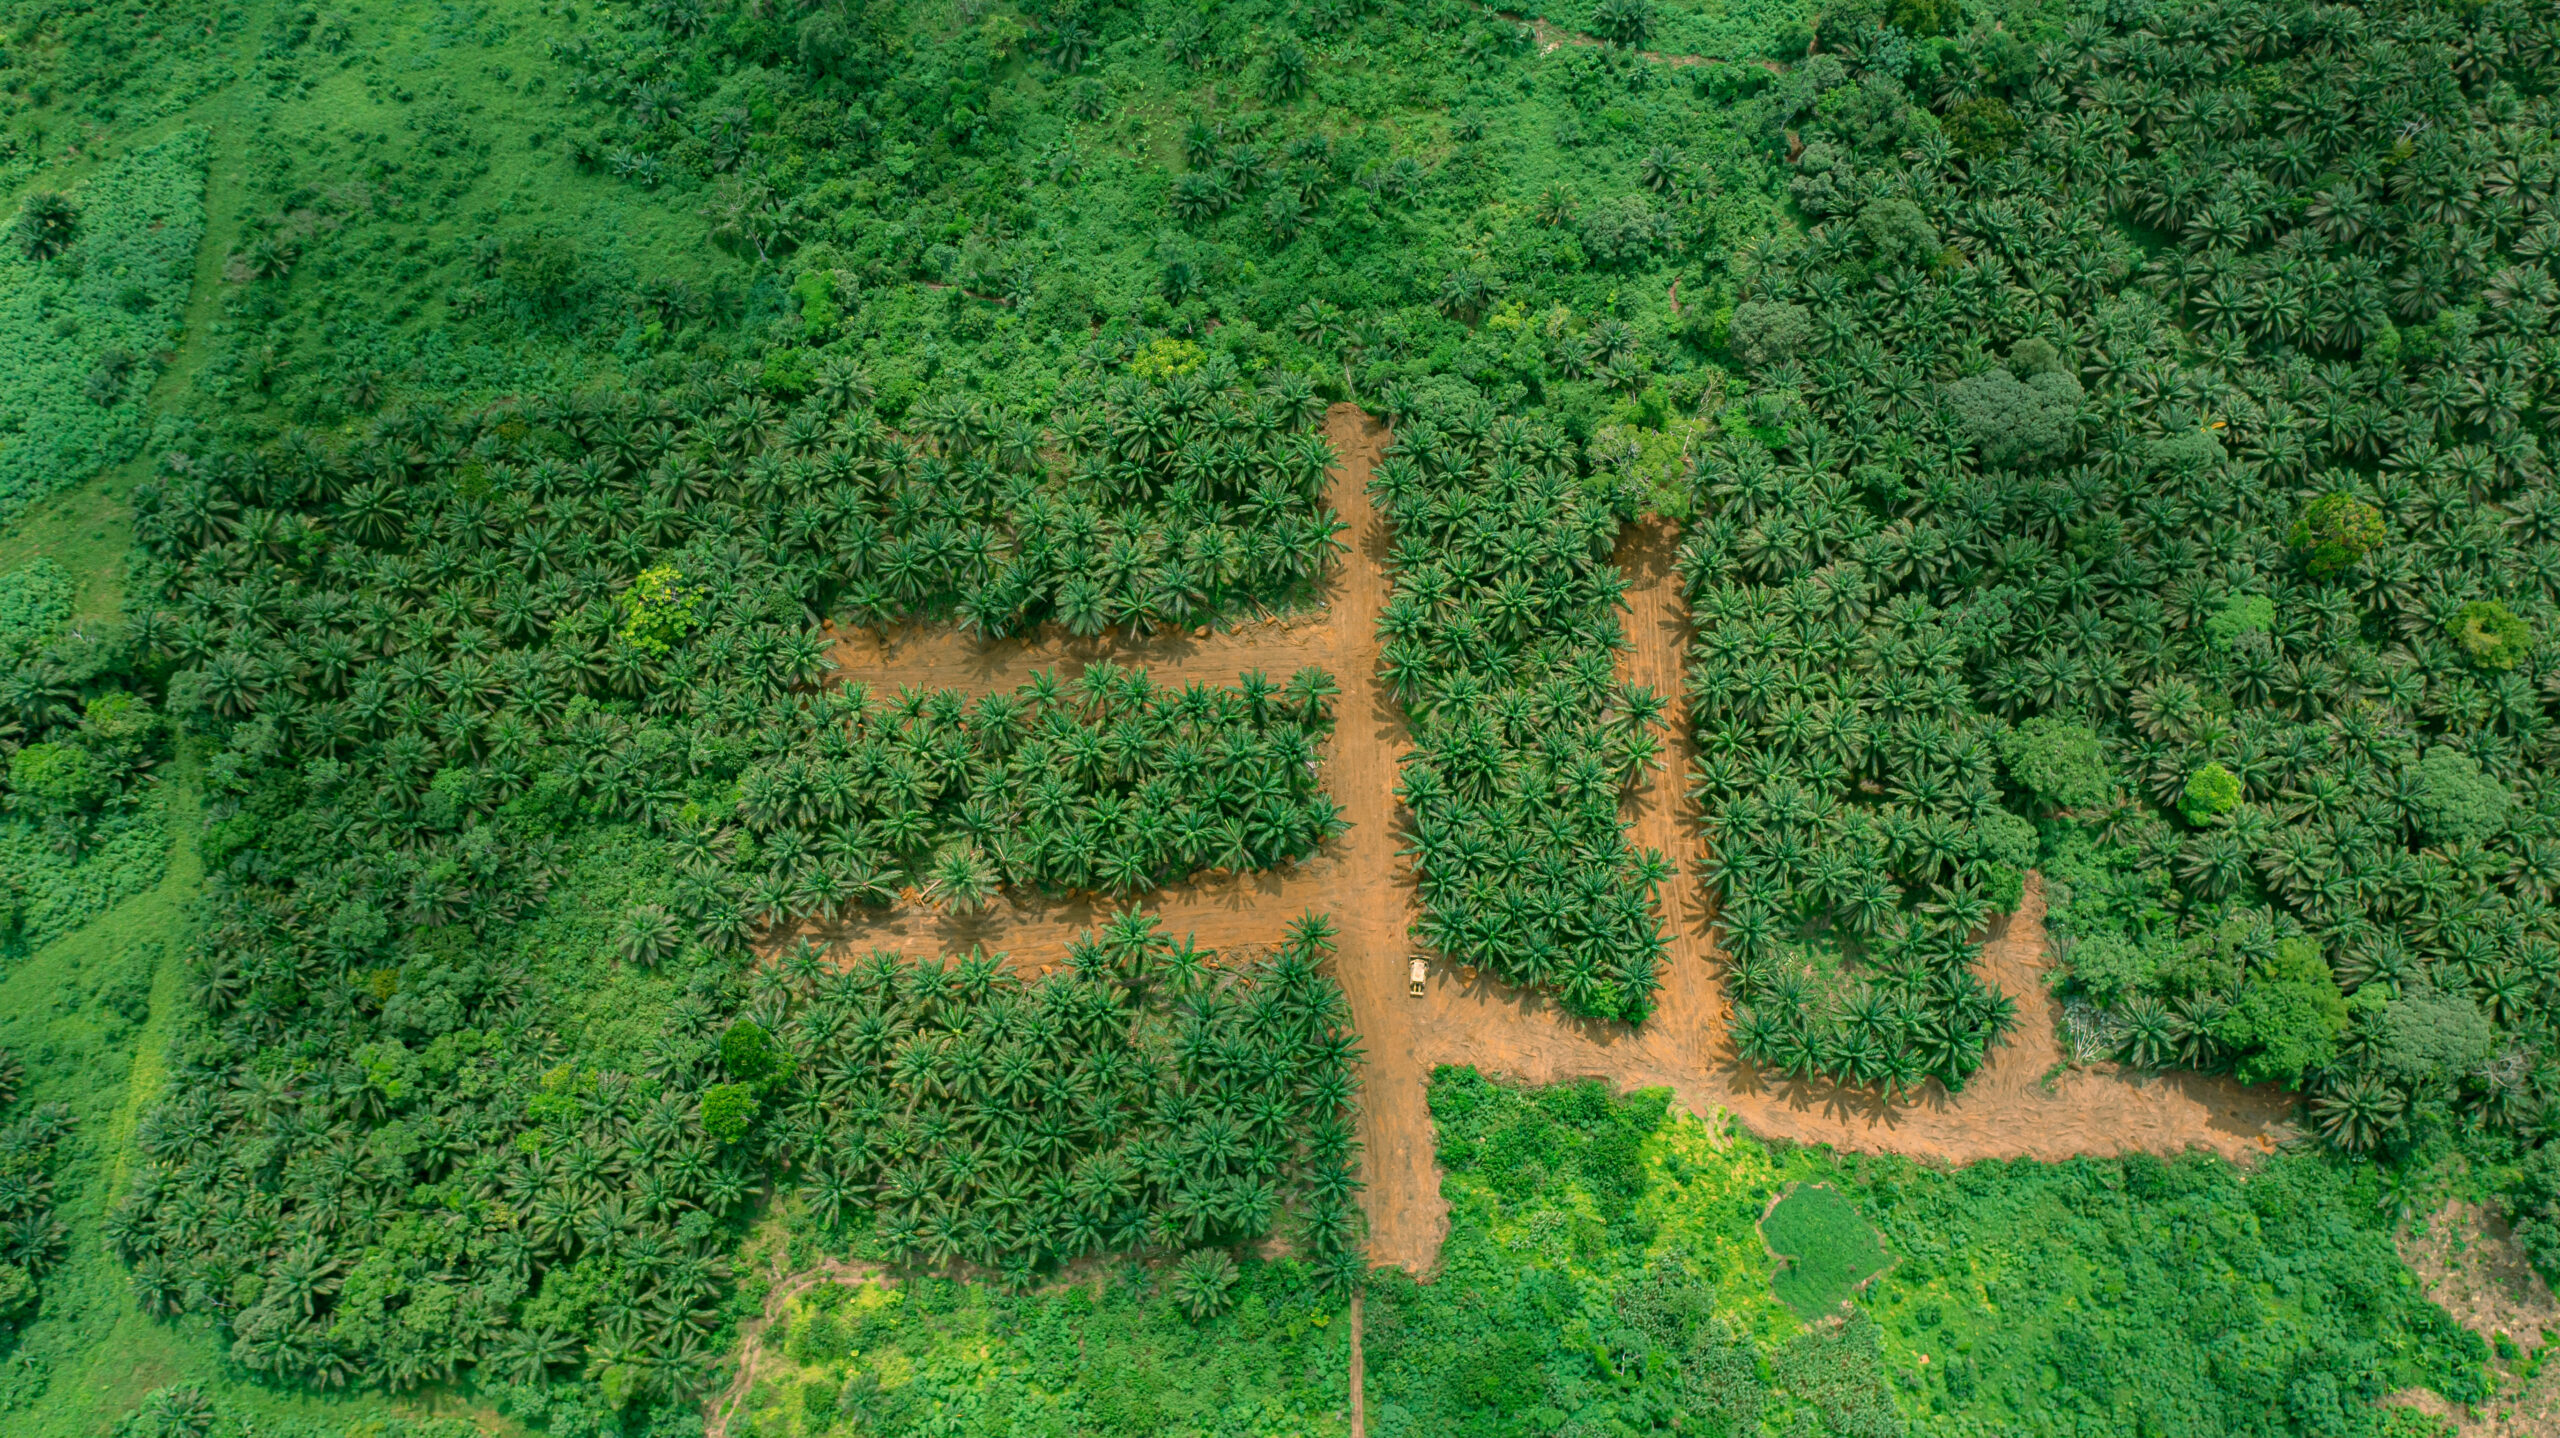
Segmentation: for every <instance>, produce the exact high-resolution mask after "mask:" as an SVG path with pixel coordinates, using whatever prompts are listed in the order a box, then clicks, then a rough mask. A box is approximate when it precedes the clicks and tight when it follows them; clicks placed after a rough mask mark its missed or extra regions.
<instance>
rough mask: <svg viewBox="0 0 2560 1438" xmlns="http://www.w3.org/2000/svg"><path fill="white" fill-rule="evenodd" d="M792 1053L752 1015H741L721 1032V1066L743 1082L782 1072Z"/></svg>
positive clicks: (755, 1081)
mask: <svg viewBox="0 0 2560 1438" xmlns="http://www.w3.org/2000/svg"><path fill="white" fill-rule="evenodd" d="M788 1061H789V1055H787V1054H785V1053H784V1052H783V1051H782V1047H781V1046H780V1045H779V1044H776V1043H775V1042H774V1041H773V1036H772V1035H771V1034H768V1033H766V1032H765V1031H764V1026H763V1025H761V1024H758V1023H756V1022H755V1021H754V1020H752V1019H740V1020H738V1021H737V1022H736V1023H734V1024H731V1025H729V1028H728V1031H727V1032H726V1033H723V1034H722V1035H720V1067H722V1068H723V1069H726V1070H727V1071H728V1073H729V1076H730V1077H731V1078H734V1079H737V1080H738V1081H739V1082H741V1083H750V1084H755V1083H762V1082H764V1081H765V1080H766V1079H769V1078H772V1077H774V1076H775V1075H776V1074H778V1073H780V1072H782V1069H783V1066H784V1065H785V1064H786V1063H787V1062H788Z"/></svg>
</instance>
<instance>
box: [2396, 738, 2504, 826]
mask: <svg viewBox="0 0 2560 1438" xmlns="http://www.w3.org/2000/svg"><path fill="white" fill-rule="evenodd" d="M2514 805H2515V796H2514V794H2513V793H2511V792H2510V791H2509V790H2508V789H2507V786H2505V785H2504V784H2501V783H2499V782H2498V781H2497V780H2495V779H2493V778H2491V777H2489V775H2488V774H2486V773H2484V772H2482V770H2481V768H2480V761H2479V760H2477V759H2474V758H2472V757H2471V756H2470V755H2468V754H2465V753H2463V752H2462V751H2461V750H2459V749H2453V748H2448V747H2447V746H2445V745H2442V744H2439V745H2437V746H2435V747H2434V748H2432V749H2429V750H2428V751H2427V752H2426V756H2425V757H2424V758H2422V759H2420V760H2419V761H2418V773H2417V785H2416V791H2415V794H2414V797H2413V798H2412V800H2411V802H2410V806H2409V817H2410V819H2411V820H2412V821H2413V822H2415V823H2416V824H2417V826H2418V829H2419V832H2421V833H2423V834H2425V835H2426V836H2427V837H2428V838H2430V839H2433V840H2435V841H2437V842H2438V843H2456V842H2460V841H2463V840H2468V839H2485V838H2487V837H2488V836H2489V835H2491V834H2494V833H2496V832H2497V831H2498V829H2499V827H2500V826H2502V825H2504V824H2505V823H2506V821H2507V813H2508V811H2509V810H2510V809H2512V808H2513V807H2514Z"/></svg>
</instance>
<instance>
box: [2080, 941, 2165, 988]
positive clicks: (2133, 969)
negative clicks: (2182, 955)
mask: <svg viewBox="0 0 2560 1438" xmlns="http://www.w3.org/2000/svg"><path fill="white" fill-rule="evenodd" d="M2070 967H2071V978H2072V981H2073V982H2074V983H2077V984H2078V985H2079V986H2080V990H2081V992H2083V993H2085V994H2087V995H2088V996H2089V997H2090V999H2091V1000H2093V1001H2095V1002H2097V1003H2101V1004H2112V1003H2115V1002H2116V1001H2117V1000H2119V999H2122V998H2126V997H2129V996H2131V995H2133V994H2138V993H2142V992H2144V991H2146V990H2148V989H2150V988H2151V986H2152V985H2153V984H2155V983H2156V982H2158V980H2159V977H2160V961H2159V958H2158V956H2156V955H2155V954H2153V953H2152V952H2151V950H2150V948H2149V947H2148V946H2146V945H2144V944H2141V943H2138V942H2136V941H2135V940H2133V939H2130V938H2127V937H2125V936H2124V935H2121V934H2092V935H2090V936H2089V937H2087V938H2085V939H2082V940H2080V941H2079V942H2078V943H2076V944H2073V945H2072V946H2071V960H2070Z"/></svg>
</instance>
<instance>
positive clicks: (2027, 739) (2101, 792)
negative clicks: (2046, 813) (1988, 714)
mask: <svg viewBox="0 0 2560 1438" xmlns="http://www.w3.org/2000/svg"><path fill="white" fill-rule="evenodd" d="M2000 757H2001V759H2002V760H2004V761H2005V762H2006V763H2007V764H2008V766H2009V777H2010V778H2012V779H2015V780H2016V781H2017V782H2018V784H2019V786H2020V787H2022V788H2024V789H2025V790H2026V791H2027V792H2028V793H2030V794H2033V795H2035V796H2036V797H2037V798H2038V799H2041V800H2043V801H2044V802H2045V803H2046V804H2049V805H2051V806H2052V807H2054V808H2056V809H2088V808H2095V807H2097V806H2098V805H2101V804H2104V803H2106V802H2107V801H2108V800H2110V799H2112V798H2114V797H2115V789H2116V781H2115V771H2114V768H2113V766H2111V765H2109V764H2108V762H2107V752H2106V749H2105V747H2104V746H2103V745H2101V744H2100V743H2099V742H2098V735H2097V731H2095V730H2093V729H2091V728H2090V727H2089V726H2088V725H2086V724H2080V723H2075V722H2073V721H2071V720H2067V719H2058V718H2055V717H2053V716H2052V715H2049V714H2039V715H2036V716H2035V717H2034V718H2031V719H2028V720H2026V721H2025V722H2024V723H2021V724H2020V725H2018V727H2017V728H2015V729H2013V730H2011V731H2009V732H2008V733H2007V734H2004V735H2002V736H2001V743H2000Z"/></svg>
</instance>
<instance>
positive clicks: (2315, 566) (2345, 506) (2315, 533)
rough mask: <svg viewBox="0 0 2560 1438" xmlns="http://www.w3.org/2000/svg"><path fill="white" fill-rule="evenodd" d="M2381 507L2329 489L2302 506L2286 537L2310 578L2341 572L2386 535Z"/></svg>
mask: <svg viewBox="0 0 2560 1438" xmlns="http://www.w3.org/2000/svg"><path fill="white" fill-rule="evenodd" d="M2388 533H2389V531H2388V530H2387V529H2386V527H2385V526H2384V524H2383V522H2382V511H2381V510H2379V509H2376V508H2374V507H2373V506H2372V505H2370V504H2367V503H2365V502H2364V501H2363V500H2361V499H2358V498H2356V497H2355V496H2354V495H2352V494H2342V493H2330V494H2324V495H2322V496H2320V497H2319V498H2318V499H2315V500H2313V501H2311V503H2310V504H2308V505H2306V506H2304V507H2303V511H2302V515H2301V517H2300V518H2298V519H2296V520H2294V522H2293V531H2292V533H2291V534H2290V535H2288V536H2287V537H2286V543H2287V544H2289V545H2290V546H2291V547H2292V549H2293V552H2294V553H2295V554H2297V555H2300V556H2301V558H2302V567H2303V569H2304V571H2305V572H2306V573H2308V574H2310V576H2311V577H2312V578H2314V579H2327V578H2330V577H2331V576H2333V575H2337V574H2341V573H2343V572H2345V571H2346V570H2347V569H2348V568H2349V567H2351V566H2352V565H2354V564H2355V562H2356V561H2357V560H2359V559H2362V558H2364V557H2365V556H2366V555H2368V554H2371V553H2372V552H2373V551H2374V550H2375V549H2376V548H2378V547H2380V545H2381V544H2382V541H2383V540H2384V539H2385V538H2386V537H2388Z"/></svg>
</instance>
